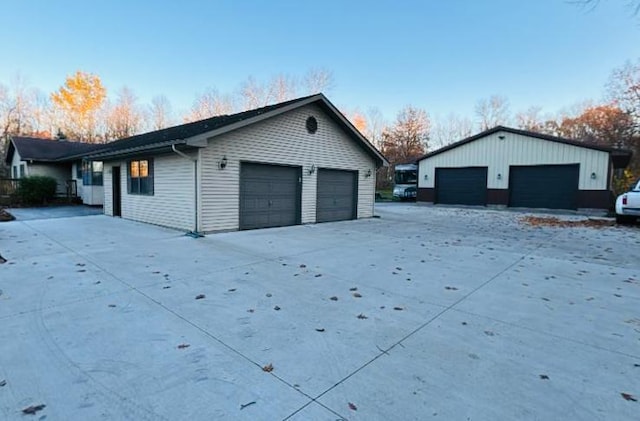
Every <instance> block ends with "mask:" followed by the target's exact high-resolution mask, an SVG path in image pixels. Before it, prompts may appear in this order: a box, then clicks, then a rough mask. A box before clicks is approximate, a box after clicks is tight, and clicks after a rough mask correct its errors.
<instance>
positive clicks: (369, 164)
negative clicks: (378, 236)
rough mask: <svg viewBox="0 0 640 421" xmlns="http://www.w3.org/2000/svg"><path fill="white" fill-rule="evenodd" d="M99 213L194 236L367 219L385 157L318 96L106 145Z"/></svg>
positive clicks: (102, 157) (98, 156) (96, 156)
mask: <svg viewBox="0 0 640 421" xmlns="http://www.w3.org/2000/svg"><path fill="white" fill-rule="evenodd" d="M90 158H91V159H96V160H98V159H99V160H101V161H103V162H104V185H105V201H104V203H105V206H104V209H105V213H106V214H107V215H113V216H120V217H123V218H127V219H133V220H138V221H143V222H148V223H152V224H158V225H163V226H168V227H173V228H178V229H184V230H191V231H195V232H205V233H206V232H218V231H229V230H238V229H254V228H267V227H278V226H287V225H297V224H306V223H315V222H328V221H338V220H348V219H356V218H367V217H371V216H373V205H374V198H375V174H376V169H377V168H378V167H380V166H382V165H387V162H386V160H385V158H384V157H383V156H382V154H381V153H380V152H379V151H377V150H376V148H375V147H374V146H373V145H371V143H370V142H369V141H368V140H367V139H366V138H364V136H363V135H362V134H361V133H360V132H358V130H357V129H355V127H353V126H352V125H351V123H349V121H348V120H347V119H346V118H345V117H344V116H343V115H342V114H341V113H340V112H339V111H338V110H337V109H336V108H335V106H334V105H333V104H331V102H330V101H329V100H328V99H327V98H326V97H325V96H324V95H322V94H318V95H313V96H310V97H304V98H300V99H296V100H292V101H287V102H284V103H280V104H276V105H271V106H267V107H264V108H260V109H256V110H250V111H246V112H242V113H238V114H233V115H224V116H218V117H213V118H210V119H207V120H202V121H198V122H194V123H188V124H183V125H181V126H175V127H170V128H167V129H164V130H159V131H155V132H151V133H145V134H142V135H138V136H133V137H130V138H126V139H122V140H119V141H116V142H113V143H111V144H107V145H105V146H104V148H103V149H101V150H100V151H98V152H97V153H95V154H93V155H91V157H90Z"/></svg>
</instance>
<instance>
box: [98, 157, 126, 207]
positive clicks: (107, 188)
mask: <svg viewBox="0 0 640 421" xmlns="http://www.w3.org/2000/svg"><path fill="white" fill-rule="evenodd" d="M113 165H117V163H116V164H114V163H112V162H105V163H104V165H103V168H102V171H103V173H102V180H103V184H104V205H103V208H102V209H103V210H104V214H105V215H109V216H113V195H112V194H113V190H112V187H113V186H112V178H111V176H112V173H111V167H112V166H113ZM120 171H122V170H120Z"/></svg>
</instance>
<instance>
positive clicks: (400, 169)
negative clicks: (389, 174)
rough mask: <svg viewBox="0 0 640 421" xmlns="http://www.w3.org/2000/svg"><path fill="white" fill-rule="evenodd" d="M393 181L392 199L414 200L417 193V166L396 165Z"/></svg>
mask: <svg viewBox="0 0 640 421" xmlns="http://www.w3.org/2000/svg"><path fill="white" fill-rule="evenodd" d="M393 181H394V185H393V197H397V198H398V199H400V200H407V199H415V198H416V196H417V193H418V166H417V165H416V164H400V165H396V169H395V174H394V177H393Z"/></svg>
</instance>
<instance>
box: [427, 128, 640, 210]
mask: <svg viewBox="0 0 640 421" xmlns="http://www.w3.org/2000/svg"><path fill="white" fill-rule="evenodd" d="M630 158H631V153H630V152H628V151H624V150H619V149H611V148H607V147H602V146H598V145H592V144H588V143H583V142H578V141H575V140H570V139H564V138H560V137H555V136H549V135H544V134H540V133H534V132H529V131H524V130H517V129H512V128H509V127H502V126H498V127H495V128H493V129H490V130H487V131H485V132H482V133H479V134H477V135H475V136H472V137H469V138H467V139H464V140H462V141H460V142H456V143H453V144H451V145H449V146H446V147H444V148H442V149H439V150H437V151H434V152H432V153H429V154H427V155H425V156H424V157H422V158H421V159H420V160H419V161H418V197H417V200H418V201H419V202H427V203H436V204H456V205H480V206H484V205H495V206H509V207H522V208H547V209H584V208H588V209H607V208H609V206H610V205H611V198H612V193H611V178H612V172H613V170H614V169H617V168H624V167H626V166H627V164H628V163H629V159H630Z"/></svg>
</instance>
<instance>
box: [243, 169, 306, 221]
mask: <svg viewBox="0 0 640 421" xmlns="http://www.w3.org/2000/svg"><path fill="white" fill-rule="evenodd" d="M300 174H301V170H300V168H299V167H285V166H278V165H268V164H252V163H242V164H241V168H240V224H239V225H240V229H253V228H268V227H280V226H288V225H296V224H299V223H300V216H301V213H300V208H301V195H300Z"/></svg>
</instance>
